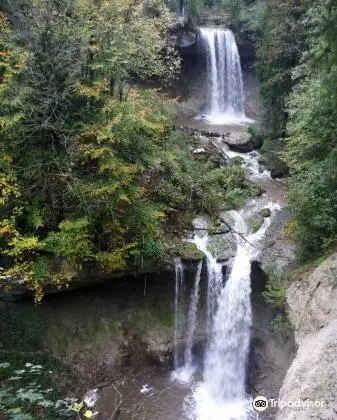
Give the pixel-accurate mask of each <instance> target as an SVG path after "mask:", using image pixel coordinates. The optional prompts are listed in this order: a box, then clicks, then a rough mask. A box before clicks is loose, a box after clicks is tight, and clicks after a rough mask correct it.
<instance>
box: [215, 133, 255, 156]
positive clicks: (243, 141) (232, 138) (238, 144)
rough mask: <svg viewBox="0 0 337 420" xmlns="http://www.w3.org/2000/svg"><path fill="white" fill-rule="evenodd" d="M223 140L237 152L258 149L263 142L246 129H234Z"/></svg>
mask: <svg viewBox="0 0 337 420" xmlns="http://www.w3.org/2000/svg"><path fill="white" fill-rule="evenodd" d="M223 141H224V142H225V143H226V144H227V145H228V146H229V148H230V149H232V150H234V151H235V152H241V153H247V152H251V151H252V150H254V149H258V148H259V147H260V146H261V144H260V142H259V141H258V140H257V139H255V138H253V137H252V136H251V134H249V133H248V132H246V131H232V132H230V133H228V134H225V135H224V136H223Z"/></svg>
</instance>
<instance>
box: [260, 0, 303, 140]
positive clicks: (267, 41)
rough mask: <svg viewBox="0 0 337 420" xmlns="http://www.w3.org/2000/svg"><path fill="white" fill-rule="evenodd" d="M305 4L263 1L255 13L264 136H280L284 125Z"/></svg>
mask: <svg viewBox="0 0 337 420" xmlns="http://www.w3.org/2000/svg"><path fill="white" fill-rule="evenodd" d="M306 10H307V7H306V2H305V1H302V2H297V1H288V0H281V1H272V2H270V1H263V2H262V5H261V6H260V8H259V10H258V15H257V17H258V19H257V28H256V30H257V31H258V32H259V33H260V39H259V41H258V50H257V58H258V63H257V64H258V73H259V78H260V81H261V84H260V91H261V96H262V99H263V103H264V108H265V121H266V124H267V127H266V128H267V132H268V135H269V136H270V137H271V138H272V139H274V138H277V137H280V136H282V135H283V134H284V132H285V128H286V122H287V110H286V100H287V96H288V94H289V93H290V92H291V90H292V87H293V85H294V79H293V76H292V71H293V68H294V66H295V65H296V64H297V63H298V62H299V60H300V57H301V54H302V52H303V50H304V48H305V44H306V39H305V34H306V29H305V28H304V27H303V26H301V20H302V18H303V17H304V15H305V12H306Z"/></svg>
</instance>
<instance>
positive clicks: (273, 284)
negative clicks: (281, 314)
mask: <svg viewBox="0 0 337 420" xmlns="http://www.w3.org/2000/svg"><path fill="white" fill-rule="evenodd" d="M265 272H266V274H267V277H268V281H267V284H266V290H265V292H263V297H264V299H265V301H266V302H267V303H269V305H271V306H272V307H273V308H275V309H278V310H284V308H285V303H286V295H285V291H286V287H287V283H288V276H287V275H285V274H280V273H277V272H276V271H275V270H274V269H272V268H267V269H265Z"/></svg>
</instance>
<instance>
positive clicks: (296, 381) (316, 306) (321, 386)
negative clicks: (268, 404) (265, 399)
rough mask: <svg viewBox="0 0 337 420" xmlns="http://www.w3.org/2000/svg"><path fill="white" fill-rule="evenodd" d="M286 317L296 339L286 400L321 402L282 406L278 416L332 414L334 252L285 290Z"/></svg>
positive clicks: (336, 341)
mask: <svg viewBox="0 0 337 420" xmlns="http://www.w3.org/2000/svg"><path fill="white" fill-rule="evenodd" d="M286 297H287V303H288V307H289V319H290V320H291V322H292V323H293V325H294V327H295V338H296V342H297V344H298V345H299V348H298V352H297V355H296V357H295V359H294V360H293V363H292V365H291V367H290V368H289V370H288V372H287V375H286V377H285V380H284V382H283V385H282V388H281V391H280V396H279V398H280V399H281V400H284V401H296V400H302V401H305V400H311V401H321V402H323V404H321V405H320V406H314V407H310V406H305V407H285V408H282V409H279V411H278V415H277V417H276V420H309V419H326V420H328V419H335V418H336V413H337V382H336V377H337V253H335V254H333V255H331V256H330V257H329V258H327V259H326V260H325V261H324V262H323V263H321V264H320V265H319V266H318V267H317V268H316V269H315V270H313V272H312V273H304V274H302V275H301V276H300V277H299V278H297V279H296V281H293V282H292V283H291V285H290V287H289V288H288V290H287V292H286Z"/></svg>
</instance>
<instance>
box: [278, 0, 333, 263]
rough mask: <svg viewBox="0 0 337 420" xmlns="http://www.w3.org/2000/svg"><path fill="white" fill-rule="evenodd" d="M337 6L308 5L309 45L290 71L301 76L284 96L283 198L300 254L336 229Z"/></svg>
mask: <svg viewBox="0 0 337 420" xmlns="http://www.w3.org/2000/svg"><path fill="white" fill-rule="evenodd" d="M336 18H337V8H336V6H335V5H334V3H333V2H332V1H327V2H325V4H324V6H322V7H321V6H318V5H317V6H315V5H314V6H313V7H312V8H311V9H310V13H309V16H308V23H309V25H310V28H311V30H310V32H309V33H308V37H309V39H310V41H311V45H312V47H311V50H310V52H309V53H306V54H304V55H303V60H302V63H301V65H300V66H299V67H298V68H297V69H296V73H297V74H300V75H301V81H300V82H299V83H298V85H297V86H296V89H295V90H294V92H293V93H292V95H291V97H290V101H289V113H290V121H289V124H288V138H287V143H286V148H285V150H284V152H283V153H282V157H283V159H284V160H285V162H286V163H287V165H289V167H290V170H291V179H290V182H289V190H288V194H287V201H288V204H289V207H290V208H291V210H292V211H293V212H294V213H295V215H296V219H295V223H294V225H293V233H295V236H296V238H297V239H299V240H300V242H301V257H302V258H310V257H311V256H313V255H317V254H320V253H321V252H322V251H323V250H324V249H325V247H326V246H327V245H329V243H330V242H331V241H333V240H334V239H335V238H336V234H337V178H336V165H337V153H336V143H335V139H336V135H337V125H336V121H337V94H336V92H337V76H336V71H335V69H336V66H337V52H336V51H337V49H336V36H337V32H336V27H335V24H334V22H335V20H336Z"/></svg>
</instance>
